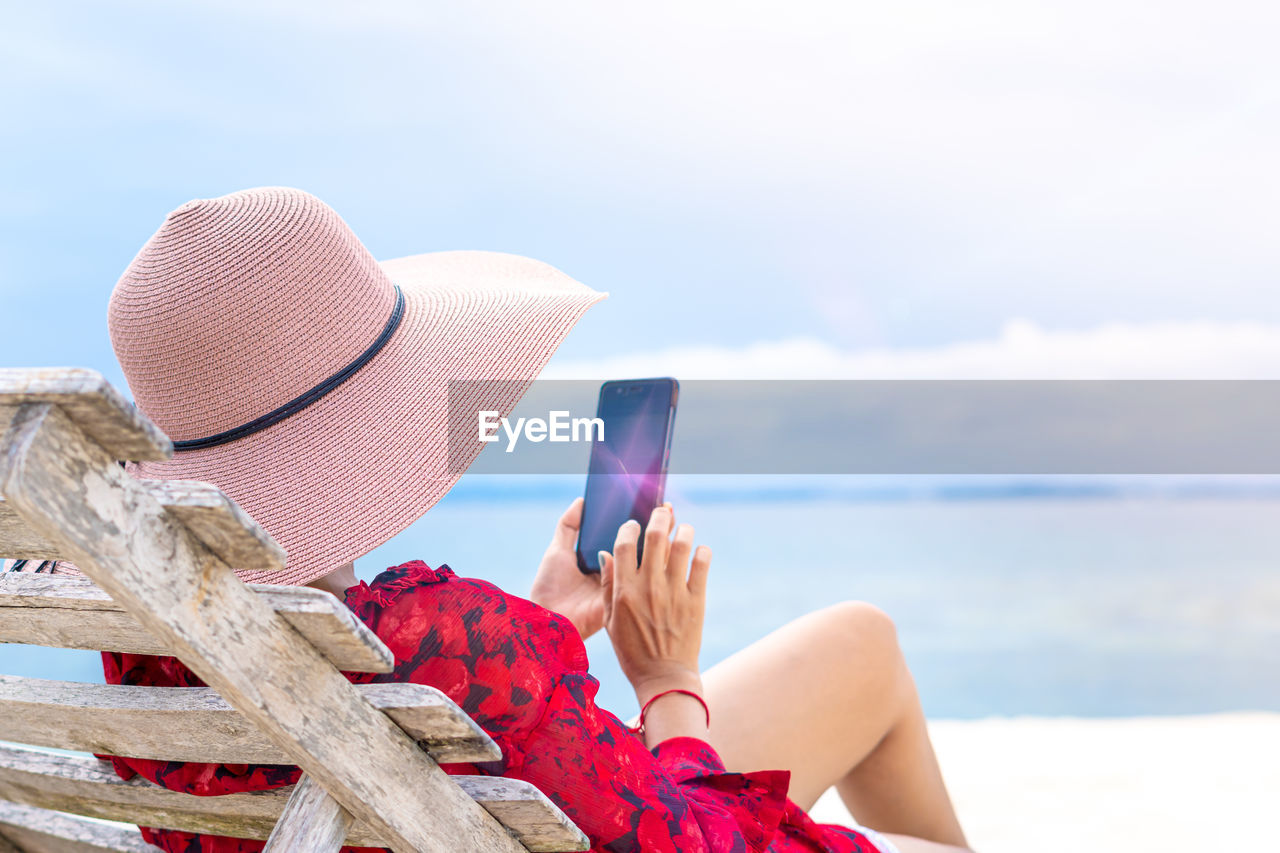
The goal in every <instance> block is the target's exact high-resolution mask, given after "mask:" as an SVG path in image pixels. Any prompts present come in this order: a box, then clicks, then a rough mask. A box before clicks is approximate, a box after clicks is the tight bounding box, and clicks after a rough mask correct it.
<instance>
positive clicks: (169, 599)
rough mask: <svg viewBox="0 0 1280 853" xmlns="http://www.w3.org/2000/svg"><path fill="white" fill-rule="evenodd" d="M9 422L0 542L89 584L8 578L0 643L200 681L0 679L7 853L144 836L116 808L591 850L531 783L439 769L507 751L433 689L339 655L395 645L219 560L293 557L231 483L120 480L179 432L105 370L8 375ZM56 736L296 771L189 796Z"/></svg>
mask: <svg viewBox="0 0 1280 853" xmlns="http://www.w3.org/2000/svg"><path fill="white" fill-rule="evenodd" d="M5 425H7V426H8V428H7V430H5V431H4V432H3V439H0V494H2V495H3V498H4V500H3V502H0V556H5V557H13V558H22V559H33V560H46V559H54V558H61V559H66V560H69V561H71V562H73V563H74V564H75V565H76V566H77V567H78V568H79V569H80V570H81V571H82V572H83V573H84V575H85V577H78V576H74V575H50V574H30V573H18V572H7V573H3V574H0V642H4V643H28V644H35V645H45V646H57V647H64V648H77V649H104V650H110V651H123V652H135V653H145V654H174V655H177V656H178V657H179V658H180V659H181V660H182V661H183V662H184V663H185V664H186V665H187V666H189V667H190V668H191V669H192V670H193V671H194V672H195V673H196V674H197V675H199V676H200V678H201V679H203V680H204V682H205V683H206V684H208V685H209V687H208V688H165V687H130V686H120V685H101V684H77V683H68V682H61V681H47V680H42V679H34V678H19V677H16V676H3V675H0V741H6V742H9V743H0V853H9V851H14V850H21V851H31V853H45V851H49V853H55V851H56V853H63V852H64V851H67V852H68V853H70V851H76V852H77V853H80V851H100V850H120V851H144V850H154V849H155V848H153V847H150V846H149V845H147V844H145V843H144V842H143V841H142V839H141V836H140V835H139V833H138V831H137V830H136V829H135V828H133V827H125V826H122V825H121V823H108V822H107V821H114V822H124V823H131V824H139V825H143V826H154V827H164V828H170V829H179V830H186V831H192V832H205V833H214V834H219V835H232V836H238V837H243V838H258V839H262V838H266V839H268V841H267V849H268V851H283V850H305V851H334V850H337V849H338V848H339V846H341V845H342V844H343V843H349V844H353V845H368V846H385V847H390V848H391V849H393V850H396V851H451V852H452V851H469V850H478V851H523V850H530V851H558V850H585V849H587V848H588V847H589V843H588V841H587V839H586V837H585V836H584V835H583V834H582V833H581V832H580V831H579V830H578V829H577V827H575V826H574V825H573V823H572V822H571V821H570V820H569V819H568V818H567V817H566V816H565V815H564V813H563V812H561V811H560V810H559V809H558V808H557V807H556V806H555V805H554V804H553V803H551V801H550V800H548V799H547V798H546V797H545V796H543V794H542V793H541V792H539V791H538V790H537V788H535V787H534V786H533V785H530V784H529V783H527V782H522V781H518V780H513V779H504V778H501V777H488V776H450V775H448V774H446V773H445V772H444V771H442V770H441V769H440V767H439V766H438V765H437V762H438V761H444V762H465V761H492V760H494V759H497V758H499V757H500V752H499V750H498V747H497V745H496V744H495V743H494V742H493V741H492V740H491V739H490V738H489V737H488V736H487V735H486V734H485V733H484V732H483V731H482V730H481V729H480V727H479V726H478V725H476V723H475V722H474V721H472V720H471V719H470V718H469V717H468V716H467V715H466V714H465V713H464V712H463V711H462V709H460V708H459V707H458V706H457V705H455V704H453V702H451V701H449V699H448V698H446V697H445V696H444V695H443V694H442V693H440V692H439V691H437V690H434V689H432V688H430V687H426V686H424V685H419V684H370V685H360V686H357V685H353V684H352V683H351V682H350V681H348V680H347V679H346V678H345V677H344V676H343V675H342V674H341V673H340V672H339V670H348V671H362V672H389V671H390V670H391V668H392V655H391V652H390V651H389V650H388V649H387V647H386V646H385V645H383V643H382V642H381V641H380V640H379V639H378V638H377V636H375V635H374V634H373V633H372V632H371V631H370V630H369V629H368V628H367V627H366V626H365V625H364V624H363V623H362V622H360V621H359V620H358V619H356V618H355V616H354V615H353V614H352V613H351V612H350V611H349V610H348V609H347V608H346V607H345V606H344V605H343V604H342V603H341V602H339V601H338V599H336V598H335V597H333V596H332V595H330V594H328V593H326V592H322V591H320V590H316V589H311V588H309V587H291V586H269V585H252V586H250V585H246V584H244V583H242V582H241V581H240V580H239V579H238V578H237V577H236V576H235V574H234V573H233V572H232V570H231V567H233V566H234V567H236V568H253V569H280V568H282V567H283V565H284V553H283V552H282V551H281V549H280V547H279V546H278V545H277V544H276V543H275V542H274V541H273V540H272V539H271V538H270V537H269V536H268V535H267V533H266V532H265V531H264V530H263V529H262V528H261V527H259V526H258V525H257V524H256V523H255V522H254V521H253V520H252V519H251V518H249V517H248V516H247V515H246V514H245V513H244V512H243V511H241V510H240V509H239V508H238V507H237V506H236V505H235V504H234V503H233V502H232V501H231V500H230V499H228V498H227V497H226V496H225V495H224V494H222V492H221V491H219V490H218V489H217V488H215V487H213V486H210V485H207V484H203V483H190V482H181V483H150V482H141V481H136V480H134V479H132V478H131V477H129V476H128V475H127V474H126V473H125V472H124V470H123V469H122V468H121V467H120V465H119V464H118V463H117V461H116V460H118V459H139V460H140V459H163V458H166V457H168V455H169V454H170V453H171V452H172V446H171V444H170V442H169V439H168V438H167V437H165V435H164V434H163V433H161V432H160V430H159V429H157V428H156V427H155V426H154V425H153V424H151V423H150V422H149V421H147V420H146V419H145V418H143V417H142V416H141V415H139V414H138V413H137V411H136V410H135V409H134V408H133V407H132V406H130V405H129V404H128V403H127V402H126V401H125V400H124V399H123V398H122V397H121V396H120V394H119V393H118V392H117V391H116V390H115V389H114V388H112V387H111V385H110V384H108V383H107V382H106V381H105V380H104V379H103V378H102V376H100V375H99V374H97V373H95V372H93V371H89V370H78V369H40V370H0V430H3V429H4V427H5ZM0 669H2V668H0ZM20 744H26V746H23V745H20ZM33 747H36V748H33ZM50 747H52V748H58V749H62V750H75V751H81V752H97V753H104V754H116V755H128V756H134V757H139V758H156V759H164V760H177V761H201V760H202V761H214V762H230V763H242V762H249V763H288V764H296V765H298V766H299V767H300V768H302V770H303V776H302V779H301V781H300V782H299V783H298V784H297V785H295V786H293V787H292V788H285V789H278V790H272V791H263V792H255V793H244V794H230V795H226V796H216V797H197V796H191V795H188V794H181V793H177V792H174V791H169V790H167V789H165V788H161V787H158V786H156V785H154V784H152V783H150V782H147V781H145V780H143V779H141V778H134V779H132V780H130V781H127V782H126V781H123V780H121V779H120V778H119V777H118V776H117V775H116V774H115V773H114V772H113V770H112V768H111V765H110V764H109V763H107V762H103V761H100V760H98V759H96V758H93V757H91V756H83V755H75V754H69V753H64V752H51V751H49V750H48V748H50Z"/></svg>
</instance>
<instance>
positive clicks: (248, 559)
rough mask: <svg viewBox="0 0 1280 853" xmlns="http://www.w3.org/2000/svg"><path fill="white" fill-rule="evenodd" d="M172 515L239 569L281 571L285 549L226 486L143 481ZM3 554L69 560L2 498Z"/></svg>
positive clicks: (0, 551) (0, 533) (0, 546)
mask: <svg viewBox="0 0 1280 853" xmlns="http://www.w3.org/2000/svg"><path fill="white" fill-rule="evenodd" d="M138 482H139V484H140V486H141V488H142V489H144V490H145V491H147V492H148V493H149V494H150V495H152V496H153V497H154V498H155V499H156V500H158V501H159V502H160V504H161V505H162V506H163V507H164V508H165V509H166V510H168V512H169V515H171V516H173V518H175V519H177V520H178V521H179V522H181V523H182V524H184V525H186V527H187V529H188V530H190V531H191V534H192V535H193V536H195V537H196V538H197V539H199V540H200V541H201V542H203V543H204V545H205V547H207V548H208V549H209V550H210V551H213V553H215V554H217V555H218V556H219V557H221V558H222V561H223V562H225V563H227V564H228V565H230V566H231V567H232V568H235V569H259V570H262V571H279V570H281V569H283V568H284V566H285V553H284V549H283V548H281V547H280V545H279V544H278V543H277V542H276V541H275V540H274V539H272V538H271V534H269V533H267V531H266V530H264V529H263V528H262V526H261V525H260V524H258V522H256V521H254V520H253V519H252V518H251V517H250V516H249V515H248V513H246V512H245V511H244V510H243V509H241V508H240V506H239V505H238V504H237V503H236V502H235V501H233V500H231V498H229V497H227V496H226V495H225V494H224V493H223V492H222V490H221V489H219V488H218V487H217V486H214V485H212V484H210V483H201V482H198V481H196V480H140V481H138ZM0 556H5V557H14V558H18V559H26V560H55V559H61V558H65V557H66V556H67V555H66V554H64V553H62V552H61V549H60V548H59V546H58V545H57V543H55V542H52V541H50V540H49V539H48V538H47V537H45V536H44V535H42V534H41V533H39V532H37V531H36V530H35V529H34V528H32V527H31V525H29V524H27V523H26V522H25V521H24V520H23V519H22V517H21V516H19V515H18V514H17V513H16V512H14V511H13V508H12V507H11V506H9V505H8V504H7V503H6V502H5V501H4V500H3V499H0Z"/></svg>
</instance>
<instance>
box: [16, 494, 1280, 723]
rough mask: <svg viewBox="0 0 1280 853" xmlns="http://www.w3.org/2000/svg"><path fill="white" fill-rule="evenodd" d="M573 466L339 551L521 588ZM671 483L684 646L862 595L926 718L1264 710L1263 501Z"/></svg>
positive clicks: (610, 668) (1275, 567) (50, 665)
mask: <svg viewBox="0 0 1280 853" xmlns="http://www.w3.org/2000/svg"><path fill="white" fill-rule="evenodd" d="M726 482H729V481H728V480H727V478H726ZM580 486H581V484H580V482H579V480H572V481H570V480H568V479H561V480H557V481H548V482H539V483H538V484H535V485H529V484H528V482H527V481H520V482H519V483H518V484H516V486H514V487H513V486H512V485H511V484H509V483H499V484H494V483H492V482H482V481H480V480H477V479H475V478H473V479H472V480H471V481H464V482H463V484H462V485H460V486H459V487H458V488H457V489H455V491H454V492H453V493H451V494H450V495H449V496H448V497H447V498H446V499H445V500H444V501H443V502H442V503H441V504H439V505H438V506H437V507H436V508H434V509H433V510H432V511H431V512H430V513H428V514H427V516H426V517H425V518H423V519H422V520H421V521H419V522H418V523H417V524H415V525H414V526H413V527H411V528H410V529H409V530H407V531H405V532H404V533H403V534H401V535H400V536H398V537H396V538H395V539H394V540H392V541H391V542H389V543H388V544H387V545H385V546H383V547H382V548H380V549H379V550H378V551H376V552H374V553H373V554H372V555H370V556H369V557H367V558H365V559H364V560H362V561H360V562H359V563H358V564H357V568H358V570H359V572H360V575H361V576H362V577H364V578H366V579H367V578H371V577H372V576H373V575H374V574H376V573H377V571H378V570H380V569H381V568H382V567H385V566H387V565H392V564H395V563H397V562H401V561H404V560H408V559H414V558H421V559H424V560H426V561H427V562H429V563H432V564H438V563H441V562H447V563H449V564H450V565H451V566H452V567H453V568H454V569H455V571H457V572H458V573H459V574H469V575H474V576H478V577H483V578H486V579H488V580H491V581H493V582H495V583H497V584H498V585H500V586H502V587H503V588H505V589H507V590H509V591H511V592H514V593H517V594H521V595H524V594H526V593H527V591H528V586H529V581H530V579H531V577H532V575H533V571H534V569H535V568H536V566H537V561H538V558H539V557H540V555H541V553H542V550H543V548H544V547H545V546H546V541H547V539H548V537H549V536H550V533H551V530H552V527H553V525H554V523H555V520H556V518H557V516H558V515H559V512H560V510H561V509H562V508H563V506H564V505H565V504H567V502H568V501H569V500H570V499H571V498H572V497H573V496H574V494H576V490H577V489H578V488H580ZM670 493H671V494H672V496H673V497H674V499H675V500H676V501H677V514H678V516H679V519H680V520H681V521H689V522H691V523H693V524H695V525H696V526H697V528H698V534H699V539H700V540H701V541H704V542H706V543H708V544H710V545H711V546H712V547H713V548H714V549H715V555H716V556H715V562H714V565H713V567H712V582H711V588H710V593H709V595H710V600H709V604H708V610H709V612H708V618H707V629H706V635H705V640H704V645H703V663H704V665H710V664H712V663H715V662H716V661H717V660H720V659H721V658H723V657H725V656H726V655H728V654H730V653H731V652H732V651H734V650H736V649H738V648H740V647H742V646H744V645H746V644H748V643H750V642H752V641H753V640H755V639H757V638H759V637H761V636H763V635H764V634H766V633H768V632H769V631H770V630H772V629H774V628H777V627H778V626H780V625H782V624H784V623H785V622H787V621H788V620H790V619H792V618H795V617H796V616H799V615H801V614H803V613H805V612H807V611H809V610H812V609H815V608H818V607H822V606H824V605H826V604H830V603H833V602H837V601H841V600H845V599H862V600H866V601H871V602H874V603H875V604H877V605H879V606H881V607H883V608H884V609H885V610H887V611H888V612H889V613H890V614H891V615H892V616H893V617H894V619H895V621H896V622H897V625H898V629H899V634H900V636H901V641H902V644H903V647H904V648H905V650H906V653H907V657H908V660H909V662H910V663H911V665H912V668H913V670H914V671H915V673H916V678H917V682H918V684H919V686H920V691H921V695H922V698H923V701H924V703H925V706H926V710H927V711H928V712H929V714H930V715H932V716H937V717H959V718H965V717H982V716H988V715H1015V714H1037V715H1063V714H1065V715H1080V716H1129V715H1141V714H1176V713H1198V712H1208V711H1223V710H1240V709H1270V710H1280V679H1277V678H1276V677H1275V673H1276V672H1280V524H1278V523H1277V521H1280V499H1276V498H1273V497H1257V496H1248V495H1247V494H1246V496H1243V497H1236V498H1225V497H1222V496H1218V497H1212V498H1205V497H1194V496H1192V497H1188V496H1186V495H1182V496H1180V497H1169V496H1161V495H1158V494H1157V495H1152V494H1139V495H1138V496H1125V495H1124V494H1111V493H1099V492H1097V491H1096V490H1083V491H1081V490H1079V489H1068V490H1065V491H1059V492H1055V491H1054V490H1047V491H1046V490H1032V491H1031V492H1028V491H1027V490H1026V489H1025V488H1023V489H1015V490H1013V491H1009V490H999V489H996V490H985V491H978V492H974V491H972V490H961V491H958V492H936V491H935V492H930V493H928V494H925V495H920V494H917V493H914V492H912V493H906V492H902V491H900V490H899V491H890V492H885V491H884V490H882V489H871V490H863V491H853V492H836V493H834V495H835V496H834V497H833V496H832V495H833V493H831V492H830V491H822V490H819V491H817V492H814V491H811V490H808V491H807V490H799V491H792V492H785V491H777V490H772V491H770V490H765V491H760V490H754V491H746V492H744V491H742V490H741V489H737V490H735V488H733V487H732V484H731V483H729V485H728V486H725V485H723V484H721V485H716V484H710V485H708V484H707V483H705V482H704V483H701V484H700V485H698V486H697V487H692V486H691V487H688V488H684V487H682V485H681V483H680V482H679V481H673V483H672V487H671V489H670ZM939 494H941V495H942V498H941V499H939V497H938V495H939ZM1009 494H1015V495H1021V496H1020V497H1008V496H1007V495H1009ZM1028 494H1034V496H1033V497H1028V496H1027V495H1028ZM1063 495H1069V496H1066V497H1064V496H1063ZM588 652H589V654H590V657H591V661H592V670H593V672H595V673H596V676H597V677H598V678H599V679H600V681H601V683H602V688H601V697H600V698H601V702H602V704H603V705H605V707H608V708H610V709H611V710H615V711H617V712H618V713H620V714H624V715H627V714H630V713H631V712H632V711H633V710H634V704H635V703H634V699H633V698H632V696H631V694H630V690H629V688H628V686H627V684H626V682H625V680H624V679H623V678H622V675H621V673H620V672H619V671H618V669H617V667H616V665H615V664H614V663H613V661H612V656H611V653H610V649H609V646H608V640H607V638H606V637H604V636H603V635H600V636H598V637H596V638H593V639H592V640H591V641H590V642H589V643H588ZM0 654H3V656H4V665H3V666H0V672H7V673H12V674H23V675H33V676H40V677H46V678H68V679H85V680H91V679H99V678H100V672H99V669H98V665H97V661H96V657H95V656H94V655H92V654H90V653H79V652H67V651H55V650H45V649H28V648H26V647H14V646H9V647H4V650H3V651H2V652H0Z"/></svg>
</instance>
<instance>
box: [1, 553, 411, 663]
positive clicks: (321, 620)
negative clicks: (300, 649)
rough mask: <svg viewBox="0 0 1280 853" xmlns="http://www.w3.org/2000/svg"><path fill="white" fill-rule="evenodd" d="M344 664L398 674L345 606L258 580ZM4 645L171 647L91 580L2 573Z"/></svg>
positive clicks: (268, 596)
mask: <svg viewBox="0 0 1280 853" xmlns="http://www.w3.org/2000/svg"><path fill="white" fill-rule="evenodd" d="M249 586H250V588H251V589H252V590H254V592H256V593H258V596H259V597H260V598H262V599H263V600H264V601H265V602H266V603H267V605H268V606H269V607H271V608H272V609H273V610H275V611H276V612H277V613H279V614H280V615H282V616H283V617H284V618H285V620H286V621H287V622H288V623H289V624H290V625H292V626H293V628H294V629H295V630H296V631H298V633H300V634H302V636H304V637H306V638H307V639H308V640H310V641H311V644H312V645H313V646H315V647H316V648H317V649H319V650H320V652H321V653H322V654H323V655H324V656H325V657H327V658H328V659H329V661H330V662H331V663H332V664H333V665H334V666H336V667H337V668H338V669H341V670H344V671H346V672H390V671H391V670H392V669H393V667H394V666H395V657H394V655H392V654H391V650H390V649H388V648H387V647H386V644H385V643H383V642H382V640H380V639H379V638H378V636H377V635H376V634H374V633H373V631H371V630H369V626H367V625H365V624H364V623H363V622H361V621H360V620H359V619H358V618H356V616H355V614H354V613H352V612H351V610H350V608H348V607H347V606H346V605H345V604H343V603H342V602H340V601H339V600H338V599H337V598H335V597H334V596H333V595H331V594H330V593H328V592H325V591H324V590H320V589H312V588H311V587H298V586H279V585H274V584H250V585H249ZM0 643H25V644H28V645H34V646H54V647H57V648H66V649H98V650H102V651H109V652H132V653H134V654H146V655H167V654H171V652H170V650H169V649H168V647H167V646H166V645H165V644H164V643H163V642H162V641H161V640H159V639H157V638H156V636H155V635H154V634H152V633H151V632H150V631H148V630H147V629H146V628H143V627H142V625H141V624H139V623H138V620H137V619H135V618H134V617H133V616H132V615H130V614H129V613H127V612H125V610H124V608H123V607H121V606H120V605H119V604H117V603H115V602H114V601H112V600H111V596H109V595H107V594H106V593H105V592H104V591H103V590H102V589H101V588H100V587H98V585H97V584H95V583H94V582H93V581H91V580H89V579H88V578H85V577H78V576H70V575H48V574H39V575H37V574H34V573H30V572H6V573H0Z"/></svg>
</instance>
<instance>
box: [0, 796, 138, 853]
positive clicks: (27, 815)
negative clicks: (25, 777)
mask: <svg viewBox="0 0 1280 853" xmlns="http://www.w3.org/2000/svg"><path fill="white" fill-rule="evenodd" d="M0 834H3V836H4V837H5V838H7V839H8V840H9V841H10V842H12V843H13V844H14V845H16V846H17V847H18V848H19V849H20V850H22V851H23V853H104V851H112V853H156V848H154V847H152V846H151V845H150V844H148V843H146V842H145V841H143V840H142V835H141V834H140V833H139V832H138V830H136V829H134V828H132V827H122V826H111V825H109V824H103V823H98V822H97V821H92V820H85V819H84V818H78V817H71V816H70V815H65V814H61V813H59V812H54V811H47V810H45V809H40V808H33V807H31V806H23V805H18V804H17V803H6V802H4V801H0Z"/></svg>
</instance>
